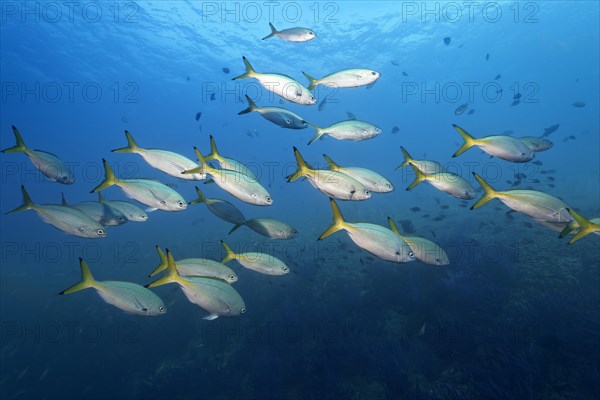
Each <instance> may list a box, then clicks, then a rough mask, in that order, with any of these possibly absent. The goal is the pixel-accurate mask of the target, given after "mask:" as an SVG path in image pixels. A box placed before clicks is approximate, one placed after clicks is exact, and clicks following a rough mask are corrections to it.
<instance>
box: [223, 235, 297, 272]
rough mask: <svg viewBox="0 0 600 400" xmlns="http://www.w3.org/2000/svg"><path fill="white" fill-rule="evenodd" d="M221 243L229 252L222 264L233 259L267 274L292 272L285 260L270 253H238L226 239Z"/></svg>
mask: <svg viewBox="0 0 600 400" xmlns="http://www.w3.org/2000/svg"><path fill="white" fill-rule="evenodd" d="M221 244H222V245H223V247H224V248H225V252H226V253H227V255H226V256H225V258H224V259H223V260H222V261H221V263H222V264H225V263H227V262H229V261H231V260H236V261H237V262H239V263H240V264H242V266H244V267H245V268H248V269H251V270H253V271H256V272H260V273H261V274H265V275H286V274H288V273H289V272H290V269H289V268H288V267H287V265H285V263H284V262H283V261H281V260H280V259H278V258H276V257H274V256H272V255H270V254H266V253H256V252H250V253H238V254H236V253H234V252H233V251H232V250H231V248H230V247H229V246H227V244H225V242H224V241H222V240H221Z"/></svg>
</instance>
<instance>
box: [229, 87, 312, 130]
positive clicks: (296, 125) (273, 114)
mask: <svg viewBox="0 0 600 400" xmlns="http://www.w3.org/2000/svg"><path fill="white" fill-rule="evenodd" d="M246 100H247V101H248V108H245V109H243V110H242V111H240V112H239V113H238V115H243V114H248V113H250V112H253V111H255V112H257V113H259V114H260V115H261V116H262V117H263V118H264V119H266V120H267V121H270V122H272V123H274V124H275V125H278V126H281V127H282V128H288V129H304V128H306V127H307V126H308V123H307V122H306V121H305V120H304V119H303V118H302V117H301V116H299V115H298V114H295V113H293V112H291V111H289V110H286V109H285V108H281V107H257V106H256V104H255V103H254V102H253V101H252V99H251V98H250V97H248V95H246Z"/></svg>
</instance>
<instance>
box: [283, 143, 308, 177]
mask: <svg viewBox="0 0 600 400" xmlns="http://www.w3.org/2000/svg"><path fill="white" fill-rule="evenodd" d="M294 156H295V157H296V163H297V164H298V169H297V170H296V172H294V173H293V174H291V175H288V176H287V181H288V182H293V181H295V180H296V179H298V178H301V177H303V176H304V175H306V174H307V173H308V172H309V171H310V168H309V167H308V165H307V164H306V161H304V158H302V154H300V151H298V149H297V148H296V147H294Z"/></svg>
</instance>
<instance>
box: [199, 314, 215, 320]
mask: <svg viewBox="0 0 600 400" xmlns="http://www.w3.org/2000/svg"><path fill="white" fill-rule="evenodd" d="M217 318H219V316H218V315H217V314H208V315H207V316H206V317H204V318H202V319H205V320H207V321H212V320H213V319H217Z"/></svg>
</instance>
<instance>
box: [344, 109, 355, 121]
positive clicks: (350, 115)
mask: <svg viewBox="0 0 600 400" xmlns="http://www.w3.org/2000/svg"><path fill="white" fill-rule="evenodd" d="M346 116H347V117H348V119H351V120H353V121H356V117H355V116H354V113H351V112H350V111H346Z"/></svg>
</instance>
